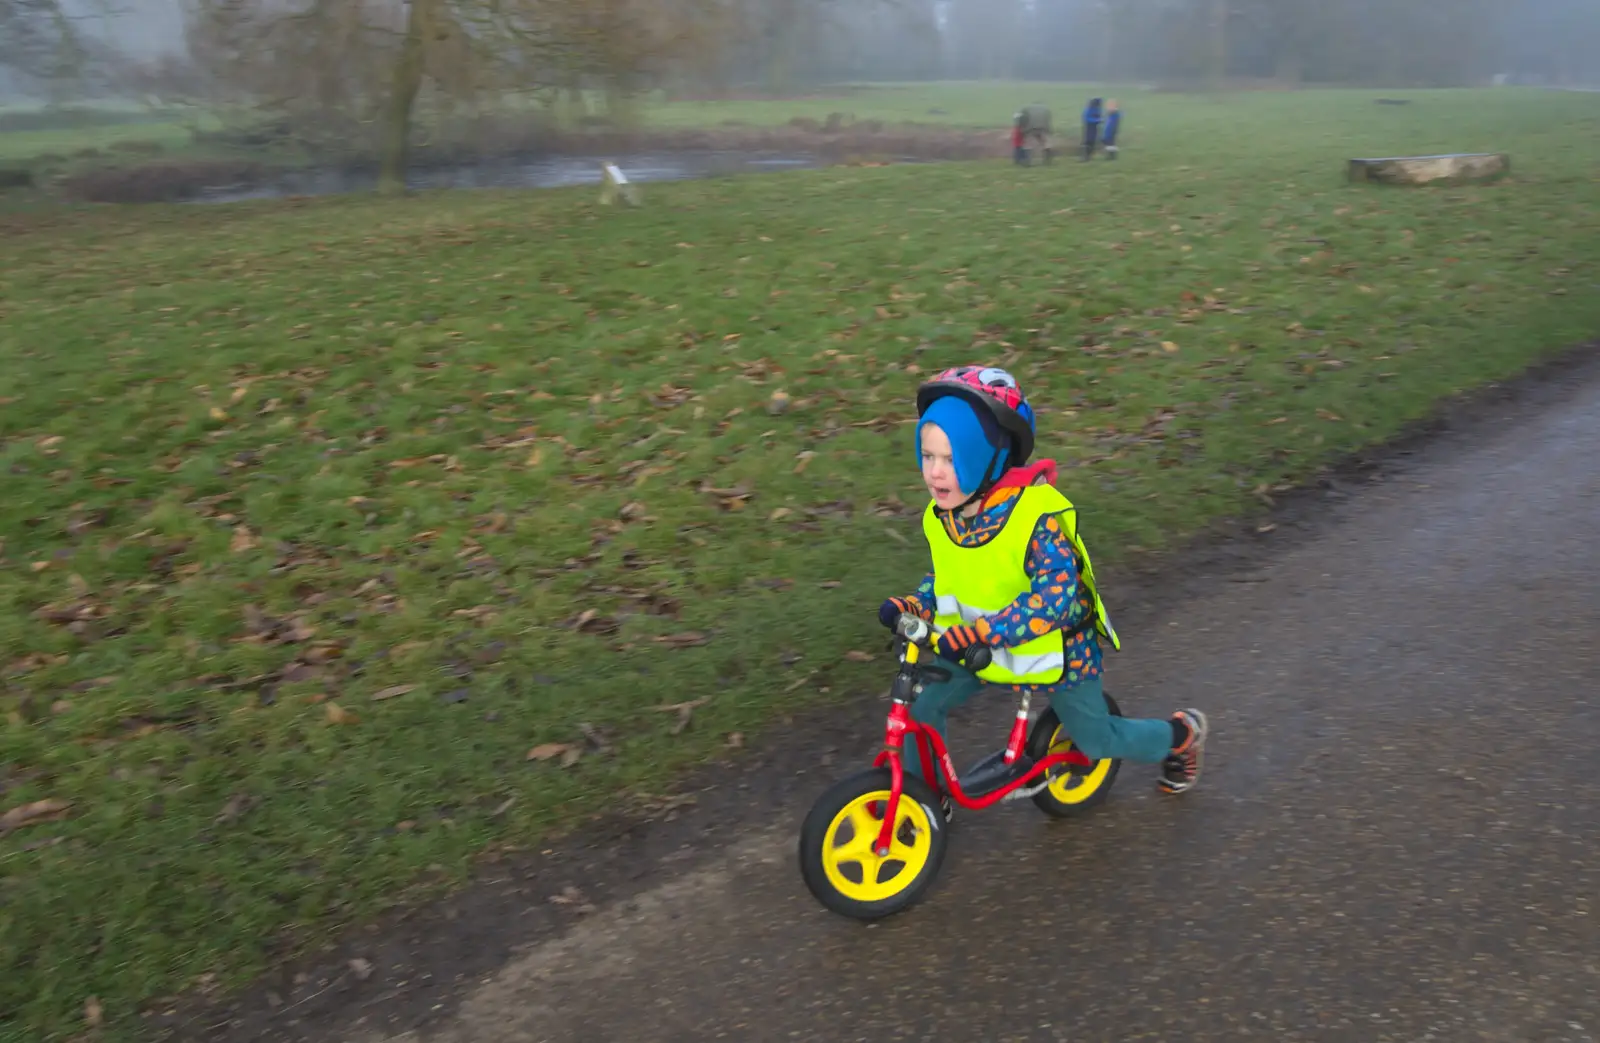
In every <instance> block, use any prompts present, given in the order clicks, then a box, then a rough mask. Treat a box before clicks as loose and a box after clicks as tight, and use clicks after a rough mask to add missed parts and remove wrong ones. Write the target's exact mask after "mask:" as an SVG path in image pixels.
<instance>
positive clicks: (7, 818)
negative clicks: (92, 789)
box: [0, 798, 72, 833]
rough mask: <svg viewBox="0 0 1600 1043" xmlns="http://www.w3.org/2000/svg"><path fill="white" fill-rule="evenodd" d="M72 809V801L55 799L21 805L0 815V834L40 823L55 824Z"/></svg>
mask: <svg viewBox="0 0 1600 1043" xmlns="http://www.w3.org/2000/svg"><path fill="white" fill-rule="evenodd" d="M71 807H72V802H71V801H66V800H55V799H54V798H47V799H45V800H35V801H32V802H30V803H27V804H19V805H17V806H16V807H14V808H12V809H11V810H10V811H8V812H6V813H5V814H4V815H0V833H9V832H11V831H12V830H13V829H21V828H22V827H23V826H32V825H36V824H37V823H40V822H54V821H55V820H56V819H59V818H62V817H64V816H65V815H66V813H67V811H68V809H70V808H71Z"/></svg>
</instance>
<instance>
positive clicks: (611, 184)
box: [600, 162, 639, 206]
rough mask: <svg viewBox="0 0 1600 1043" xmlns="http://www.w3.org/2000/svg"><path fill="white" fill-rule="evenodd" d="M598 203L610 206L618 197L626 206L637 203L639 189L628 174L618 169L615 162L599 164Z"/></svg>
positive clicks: (636, 204)
mask: <svg viewBox="0 0 1600 1043" xmlns="http://www.w3.org/2000/svg"><path fill="white" fill-rule="evenodd" d="M600 178H601V182H600V204H601V205H602V206H610V205H611V204H612V203H615V202H616V201H617V200H618V199H620V200H622V201H623V202H624V203H626V204H627V205H628V206H638V205H639V189H638V187H637V186H636V185H634V183H633V182H632V181H629V180H628V175H626V174H624V173H623V172H622V171H621V170H620V169H618V167H617V165H616V164H615V163H609V162H607V163H602V164H600Z"/></svg>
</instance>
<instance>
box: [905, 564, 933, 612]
mask: <svg viewBox="0 0 1600 1043" xmlns="http://www.w3.org/2000/svg"><path fill="white" fill-rule="evenodd" d="M905 600H906V604H908V605H910V606H911V611H912V612H915V613H916V614H917V615H919V616H921V617H922V618H923V619H926V620H927V621H928V622H930V623H932V622H933V615H934V608H935V607H937V605H938V599H937V598H935V597H934V594H933V573H931V572H930V573H928V574H927V575H926V576H924V577H922V582H921V583H920V584H919V585H918V586H917V592H916V593H915V594H912V595H911V596H910V597H908V598H906V599H905Z"/></svg>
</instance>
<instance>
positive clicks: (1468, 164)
mask: <svg viewBox="0 0 1600 1043" xmlns="http://www.w3.org/2000/svg"><path fill="white" fill-rule="evenodd" d="M1510 172H1511V157H1510V156H1509V155H1507V154H1506V153H1504V152H1461V153H1456V154H1453V155H1447V156H1389V157H1386V158H1383V159H1352V160H1351V161H1350V180H1351V181H1376V182H1380V183H1382V184H1386V185H1431V184H1437V183H1440V182H1445V183H1457V184H1458V183H1461V182H1466V181H1488V180H1491V179H1493V178H1497V177H1500V176H1502V175H1504V174H1508V173H1510Z"/></svg>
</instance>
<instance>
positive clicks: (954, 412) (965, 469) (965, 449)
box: [917, 395, 1011, 496]
mask: <svg viewBox="0 0 1600 1043" xmlns="http://www.w3.org/2000/svg"><path fill="white" fill-rule="evenodd" d="M928 424H934V425H936V426H937V427H938V428H939V429H940V430H941V431H943V432H944V433H945V437H946V438H948V439H950V455H951V456H953V457H955V465H956V481H957V482H958V483H959V484H960V485H961V491H962V492H963V493H966V494H967V495H968V496H972V495H975V494H976V493H977V492H978V491H979V489H980V488H981V487H982V486H983V485H984V484H985V482H986V481H988V480H989V479H991V478H998V477H999V476H1000V475H1002V474H1004V473H1005V470H1006V460H1007V458H1009V457H1010V455H1011V453H1010V450H1009V449H1000V450H999V455H998V457H997V456H996V454H995V451H996V448H997V447H999V446H1003V445H1005V444H1006V440H1005V439H1004V438H1003V437H1002V436H1001V432H1000V425H998V424H996V423H995V422H994V418H993V417H989V416H985V415H984V414H983V413H981V412H979V411H978V410H976V409H974V408H973V407H972V406H971V405H970V404H969V403H968V402H967V401H966V400H965V399H963V398H960V397H958V396H956V395H945V396H944V397H942V398H936V399H934V400H933V404H932V405H930V406H929V407H928V411H927V412H926V413H923V414H922V419H921V420H919V421H918V422H917V466H919V467H920V466H921V465H922V429H923V427H925V426H926V425H928ZM985 468H988V470H987V471H986V470H985Z"/></svg>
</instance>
